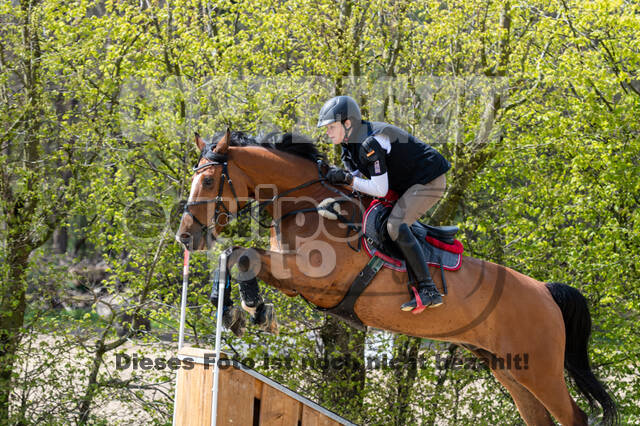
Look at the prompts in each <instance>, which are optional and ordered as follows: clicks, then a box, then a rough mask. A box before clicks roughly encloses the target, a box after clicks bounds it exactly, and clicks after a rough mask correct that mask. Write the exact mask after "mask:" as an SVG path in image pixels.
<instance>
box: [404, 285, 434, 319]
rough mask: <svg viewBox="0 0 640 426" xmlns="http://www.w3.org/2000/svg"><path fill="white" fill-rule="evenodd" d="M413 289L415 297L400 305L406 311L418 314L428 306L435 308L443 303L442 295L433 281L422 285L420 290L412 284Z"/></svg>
mask: <svg viewBox="0 0 640 426" xmlns="http://www.w3.org/2000/svg"><path fill="white" fill-rule="evenodd" d="M423 285H424V283H423ZM411 291H413V299H411V300H410V301H408V302H407V303H405V304H403V305H402V306H401V307H400V309H402V310H403V311H405V312H411V313H412V314H416V315H417V314H419V313H421V312H422V311H424V310H425V309H426V308H435V307H436V306H440V305H442V296H441V295H440V292H439V291H438V289H437V288H436V286H435V284H433V283H431V285H425V286H421V288H420V290H418V289H416V288H415V286H411Z"/></svg>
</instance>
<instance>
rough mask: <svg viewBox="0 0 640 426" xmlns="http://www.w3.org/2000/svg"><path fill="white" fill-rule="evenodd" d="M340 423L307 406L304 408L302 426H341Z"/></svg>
mask: <svg viewBox="0 0 640 426" xmlns="http://www.w3.org/2000/svg"><path fill="white" fill-rule="evenodd" d="M339 425H340V423H338V422H336V421H335V420H332V419H330V418H329V417H327V416H325V415H324V414H322V413H319V412H317V411H316V410H314V409H313V408H311V407H309V406H307V405H305V406H304V407H302V426H339Z"/></svg>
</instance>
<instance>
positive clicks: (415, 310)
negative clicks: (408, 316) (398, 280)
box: [411, 286, 427, 315]
mask: <svg viewBox="0 0 640 426" xmlns="http://www.w3.org/2000/svg"><path fill="white" fill-rule="evenodd" d="M411 290H412V291H413V295H414V296H415V298H416V307H415V308H413V310H412V311H411V313H412V314H414V315H418V314H419V313H421V312H422V311H424V310H425V309H427V307H426V306H424V305H423V304H422V299H421V298H420V295H419V294H418V290H417V289H416V288H415V286H411Z"/></svg>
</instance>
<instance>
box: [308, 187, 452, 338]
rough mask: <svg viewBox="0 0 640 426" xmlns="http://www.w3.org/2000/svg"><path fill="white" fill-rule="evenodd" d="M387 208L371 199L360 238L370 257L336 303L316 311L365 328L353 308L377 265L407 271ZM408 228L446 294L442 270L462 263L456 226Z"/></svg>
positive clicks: (387, 206) (420, 224) (357, 327)
mask: <svg viewBox="0 0 640 426" xmlns="http://www.w3.org/2000/svg"><path fill="white" fill-rule="evenodd" d="M333 202H335V201H334V200H331V203H333ZM391 208H392V205H391V204H389V203H387V202H384V201H381V200H377V199H376V200H374V201H373V202H371V204H370V205H369V208H367V210H366V212H365V214H364V216H363V219H362V240H361V241H362V247H363V248H364V249H365V251H366V252H367V254H368V255H369V257H370V260H369V263H367V265H365V267H364V268H363V269H362V271H360V273H359V274H358V276H357V277H356V279H355V280H354V281H353V282H352V283H351V286H350V287H349V290H347V294H346V295H345V296H344V298H343V299H342V301H341V302H340V303H338V304H337V305H336V306H334V307H332V308H320V307H316V310H318V311H320V312H324V313H327V314H330V315H332V316H335V317H337V318H339V319H341V320H343V321H345V322H346V323H347V324H349V325H351V326H352V327H354V328H356V329H358V330H366V327H365V325H364V324H363V323H362V321H361V320H360V318H358V315H357V314H356V313H355V311H354V306H355V303H356V301H357V300H358V297H360V295H361V294H362V292H363V291H364V290H365V289H366V288H367V286H368V285H369V284H370V283H371V282H372V281H373V279H374V278H375V276H376V274H377V273H378V271H379V270H380V269H381V268H383V267H386V268H390V269H393V270H396V271H400V272H405V271H406V270H407V268H406V264H405V262H404V260H401V259H402V255H401V254H400V252H399V250H398V249H397V248H396V245H395V243H394V242H393V241H392V240H391V238H390V237H389V234H388V233H387V220H388V219H389V214H390V213H391ZM410 228H411V231H412V232H413V233H414V235H415V236H416V237H417V238H418V241H419V242H420V244H421V246H422V249H423V251H424V253H425V256H426V259H427V264H429V265H432V266H436V267H439V268H440V271H441V273H442V284H443V286H444V291H445V294H446V292H447V287H446V281H445V277H444V270H445V269H446V270H449V271H455V270H458V269H460V266H461V264H462V252H463V251H464V248H463V247H462V244H461V243H460V241H458V240H456V239H455V235H456V233H457V232H458V227H457V226H439V227H435V226H428V225H425V224H423V223H421V222H415V223H413V224H412V225H411V227H410Z"/></svg>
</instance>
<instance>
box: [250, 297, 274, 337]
mask: <svg viewBox="0 0 640 426" xmlns="http://www.w3.org/2000/svg"><path fill="white" fill-rule="evenodd" d="M251 319H252V321H253V323H254V324H256V325H258V326H259V327H260V328H261V329H262V330H264V331H266V332H267V333H271V334H275V335H277V334H278V332H279V330H278V320H277V319H276V311H275V309H274V307H273V304H271V303H261V304H260V305H259V306H258V309H256V313H255V315H254V316H253V317H251Z"/></svg>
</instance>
